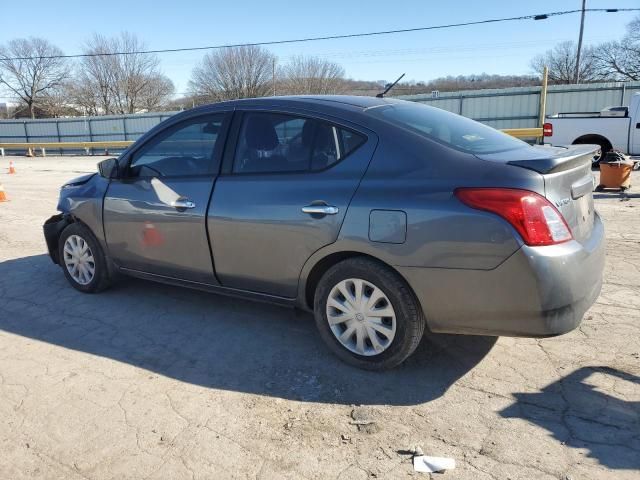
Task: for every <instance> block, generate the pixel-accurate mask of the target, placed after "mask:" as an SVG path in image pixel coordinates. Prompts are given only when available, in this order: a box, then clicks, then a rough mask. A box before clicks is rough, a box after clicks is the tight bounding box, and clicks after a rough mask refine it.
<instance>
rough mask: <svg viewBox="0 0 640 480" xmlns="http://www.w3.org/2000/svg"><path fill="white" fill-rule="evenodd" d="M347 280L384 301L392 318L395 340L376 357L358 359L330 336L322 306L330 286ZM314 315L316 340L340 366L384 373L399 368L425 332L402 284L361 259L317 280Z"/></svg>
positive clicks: (418, 310) (381, 267)
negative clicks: (378, 294) (368, 286)
mask: <svg viewBox="0 0 640 480" xmlns="http://www.w3.org/2000/svg"><path fill="white" fill-rule="evenodd" d="M350 278H354V279H362V280H365V281H367V282H370V283H371V284H373V285H375V286H376V287H377V288H379V289H380V290H382V292H383V293H384V294H385V295H386V296H387V297H388V299H389V301H390V302H391V306H392V307H393V309H394V311H395V314H396V331H395V336H394V338H393V340H392V341H391V343H390V344H389V346H388V347H387V348H386V349H385V350H384V351H382V352H381V353H379V354H375V355H371V356H366V355H360V354H357V353H355V352H352V351H351V350H349V349H347V347H345V346H343V345H342V344H341V343H340V342H339V341H338V339H337V338H336V336H335V335H334V334H333V332H332V330H331V328H330V326H329V321H328V319H327V313H326V310H327V309H326V305H327V300H328V297H329V294H330V292H331V290H332V289H333V287H334V286H336V285H337V284H338V283H340V282H341V281H343V280H347V279H350ZM314 312H315V313H314V314H315V320H316V326H317V327H318V330H319V332H320V336H321V337H322V339H323V340H324V342H325V343H326V344H327V346H328V347H329V349H330V350H331V351H332V352H333V353H335V354H336V355H337V356H338V357H339V358H340V359H341V360H343V361H344V362H346V363H348V364H350V365H353V366H356V367H359V368H363V369H367V370H386V369H389V368H393V367H396V366H398V365H400V364H401V363H402V362H403V361H404V360H406V359H407V357H409V355H411V354H412V353H413V352H414V350H415V349H416V348H417V346H418V344H419V343H420V340H421V339H422V335H423V333H424V330H425V323H426V322H425V319H424V314H423V313H422V309H421V308H420V305H419V303H418V300H417V299H416V297H415V295H414V293H413V291H412V290H411V288H410V287H409V285H407V283H406V282H405V280H404V279H403V278H402V277H401V276H400V275H399V274H398V273H397V272H395V271H393V270H391V269H390V268H389V267H386V266H385V265H383V264H381V263H379V262H376V261H374V260H371V259H368V258H365V257H355V258H350V259H348V260H344V261H342V262H340V263H337V264H336V265H334V266H333V267H331V268H330V269H329V270H327V272H325V274H324V275H323V276H322V278H321V279H320V282H319V283H318V285H317V287H316V291H315V296H314Z"/></svg>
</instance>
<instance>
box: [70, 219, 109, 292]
mask: <svg viewBox="0 0 640 480" xmlns="http://www.w3.org/2000/svg"><path fill="white" fill-rule="evenodd" d="M58 245H59V247H58V248H59V249H60V251H59V257H58V258H59V259H60V265H61V267H62V270H63V271H64V275H65V277H67V280H68V281H69V283H70V284H71V285H72V286H73V287H74V288H75V289H77V290H80V291H81V292H84V293H96V292H99V291H101V290H104V289H105V288H107V287H108V286H109V285H110V284H111V280H110V277H109V272H108V270H107V262H106V259H105V256H104V253H103V251H102V248H101V247H100V245H99V244H98V241H97V240H96V238H95V237H94V235H93V233H91V230H89V229H88V228H87V227H85V226H84V225H82V224H79V223H72V224H71V225H69V226H68V227H67V228H65V229H64V230H63V231H62V234H61V235H60V239H59V241H58Z"/></svg>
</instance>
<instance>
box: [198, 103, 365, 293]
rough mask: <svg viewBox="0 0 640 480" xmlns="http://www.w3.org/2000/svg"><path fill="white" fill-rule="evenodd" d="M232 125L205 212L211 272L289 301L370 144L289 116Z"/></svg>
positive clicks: (252, 116)
mask: <svg viewBox="0 0 640 480" xmlns="http://www.w3.org/2000/svg"><path fill="white" fill-rule="evenodd" d="M234 122H236V124H235V125H234V127H233V128H232V130H235V131H236V132H237V133H236V136H237V141H236V144H235V149H234V150H233V151H230V154H229V157H228V159H227V158H225V172H224V174H223V175H221V176H220V177H219V178H218V180H217V182H216V186H215V189H214V192H213V196H212V201H211V207H210V210H209V221H208V229H209V236H210V238H211V246H212V251H213V256H214V259H215V264H216V274H217V276H218V279H219V280H220V282H221V283H222V284H223V285H224V286H226V287H232V288H238V289H243V290H250V291H255V292H261V293H267V294H271V295H277V296H282V297H294V296H295V295H296V291H297V286H298V278H299V275H300V271H301V269H302V267H303V265H304V263H305V262H306V261H307V259H308V258H309V257H310V256H311V255H312V254H313V253H314V252H315V251H317V250H318V249H320V248H322V247H323V246H325V245H328V244H330V243H332V242H334V241H335V240H336V238H337V236H338V233H339V231H340V227H341V225H342V220H343V218H344V215H345V212H346V210H347V207H348V206H349V202H350V201H351V198H352V197H353V194H354V192H355V190H356V188H357V186H358V184H359V182H360V179H361V178H362V175H363V174H364V172H365V170H366V168H367V166H368V164H369V161H370V159H371V157H372V154H373V151H374V149H375V145H376V142H377V139H376V137H375V135H373V134H372V133H370V132H367V133H364V132H362V131H358V130H357V129H352V128H350V127H345V126H343V125H336V124H334V123H332V122H328V121H326V120H322V119H314V118H309V117H308V116H305V115H299V114H294V113H274V112H264V111H247V112H245V113H244V114H243V115H242V118H237V119H236V120H234ZM228 160H230V161H229V162H228Z"/></svg>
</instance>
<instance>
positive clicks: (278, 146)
mask: <svg viewBox="0 0 640 480" xmlns="http://www.w3.org/2000/svg"><path fill="white" fill-rule="evenodd" d="M365 140H366V138H365V137H364V136H363V135H361V134H359V133H355V132H352V131H351V130H347V129H344V128H342V127H339V126H336V125H333V124H331V123H328V122H325V121H322V120H318V119H313V118H308V117H298V116H295V115H288V114H281V113H267V112H247V113H245V114H244V118H243V120H242V126H241V128H240V135H239V138H238V143H237V147H236V153H235V158H234V164H233V172H234V173H278V172H310V171H319V170H324V169H325V168H329V167H330V166H332V165H334V164H335V163H337V162H339V161H340V160H342V159H343V158H345V157H346V156H347V155H349V154H350V153H351V152H353V151H354V150H355V149H357V148H358V147H359V146H360V145H362V144H363V143H364V142H365Z"/></svg>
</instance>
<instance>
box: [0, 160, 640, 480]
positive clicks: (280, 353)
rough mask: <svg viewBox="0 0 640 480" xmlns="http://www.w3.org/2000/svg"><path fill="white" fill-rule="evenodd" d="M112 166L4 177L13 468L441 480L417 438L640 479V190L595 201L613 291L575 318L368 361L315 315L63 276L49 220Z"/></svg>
mask: <svg viewBox="0 0 640 480" xmlns="http://www.w3.org/2000/svg"><path fill="white" fill-rule="evenodd" d="M98 160H100V157H94V158H81V157H75V158H61V157H50V158H46V159H43V158H37V159H25V158H20V157H16V158H14V161H15V166H16V169H17V174H16V175H7V174H6V171H7V170H6V167H7V163H8V159H7V158H2V159H0V168H1V170H0V183H2V184H3V185H4V187H5V190H6V192H7V195H8V196H9V198H10V200H11V201H10V202H7V203H0V418H2V421H1V422H0V478H1V479H21V478H47V479H48V478H51V479H53V478H70V479H111V478H113V479H126V478H136V479H140V478H149V479H160V478H167V479H169V478H170V479H182V478H185V479H190V478H197V479H201V478H203V479H204V478H259V479H275V478H289V479H301V478H309V479H326V478H340V479H366V478H405V477H407V476H416V477H418V478H420V477H422V478H429V475H428V474H419V473H415V472H413V469H412V465H411V452H410V451H411V450H412V448H413V447H414V446H415V445H419V446H420V447H421V448H422V450H424V452H425V454H427V455H437V456H449V457H453V458H455V459H456V462H457V466H456V469H455V470H454V471H450V472H448V473H446V474H444V475H433V477H434V478H456V479H474V480H475V479H480V480H481V479H507V478H510V479H534V478H535V479H538V478H541V479H542V478H544V479H562V480H567V479H573V480H577V479H599V480H600V479H616V480H619V479H631V478H635V479H638V478H640V295H639V292H640V196H638V195H637V194H631V195H629V196H626V197H624V198H621V197H620V195H619V194H617V193H601V194H596V198H597V200H596V203H597V208H598V210H599V211H600V213H601V215H602V216H603V218H604V219H605V224H606V228H607V238H608V245H607V267H606V277H605V285H604V288H603V292H602V295H601V296H600V299H599V300H598V302H597V303H596V304H595V305H594V306H593V308H591V310H590V311H589V312H588V313H587V315H586V317H585V320H584V322H583V323H582V325H581V327H580V328H579V329H578V330H575V331H574V332H572V333H570V334H567V335H564V336H561V337H556V338H550V339H544V340H533V339H514V338H499V339H496V338H491V337H471V336H468V337H465V336H449V335H431V336H428V337H426V338H425V339H424V341H423V343H422V344H421V346H420V347H419V350H418V351H417V353H416V354H415V355H414V356H413V357H412V358H411V359H410V360H409V361H408V362H407V363H406V364H405V365H403V366H402V367H401V368H398V369H396V370H393V371H390V372H386V373H372V372H363V371H359V370H356V369H353V368H350V367H347V366H345V365H343V364H342V363H340V362H339V361H338V360H336V359H335V358H334V357H333V356H332V355H331V354H330V353H329V352H328V351H327V350H326V349H325V348H324V346H323V345H322V344H321V341H320V339H319V337H318V335H316V332H315V327H314V325H313V323H312V319H311V317H310V316H308V315H306V314H301V313H296V312H294V311H292V310H288V309H283V308H279V307H273V306H269V305H264V304H259V303H251V302H248V301H240V300H234V299H229V298H225V297H220V296H216V295H211V294H205V293H201V292H196V291H190V290H185V289H178V288H172V287H169V286H163V285H158V284H153V283H149V282H145V281H142V280H134V279H123V280H122V281H121V282H120V283H119V284H118V285H117V286H115V287H114V288H112V289H111V290H108V291H106V292H104V293H103V294H100V295H84V294H81V293H79V292H77V291H75V290H74V289H72V288H71V287H70V286H68V285H67V283H66V280H65V279H64V277H63V275H62V272H61V271H60V269H59V267H57V266H55V265H54V264H53V263H52V262H51V261H50V260H49V258H48V257H47V255H46V247H45V244H44V240H43V237H42V230H41V224H42V223H43V221H44V220H45V219H46V218H47V217H48V216H50V215H52V214H53V213H55V205H56V197H57V193H58V188H59V186H60V185H61V184H62V183H63V181H65V180H67V179H69V178H71V177H73V176H76V175H78V174H79V173H82V172H86V171H94V170H95V163H96V162H97V161H98ZM634 175H635V177H634V180H635V183H636V185H637V186H638V187H640V175H638V172H634ZM632 192H633V190H632ZM457 294H458V295H464V292H457Z"/></svg>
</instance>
